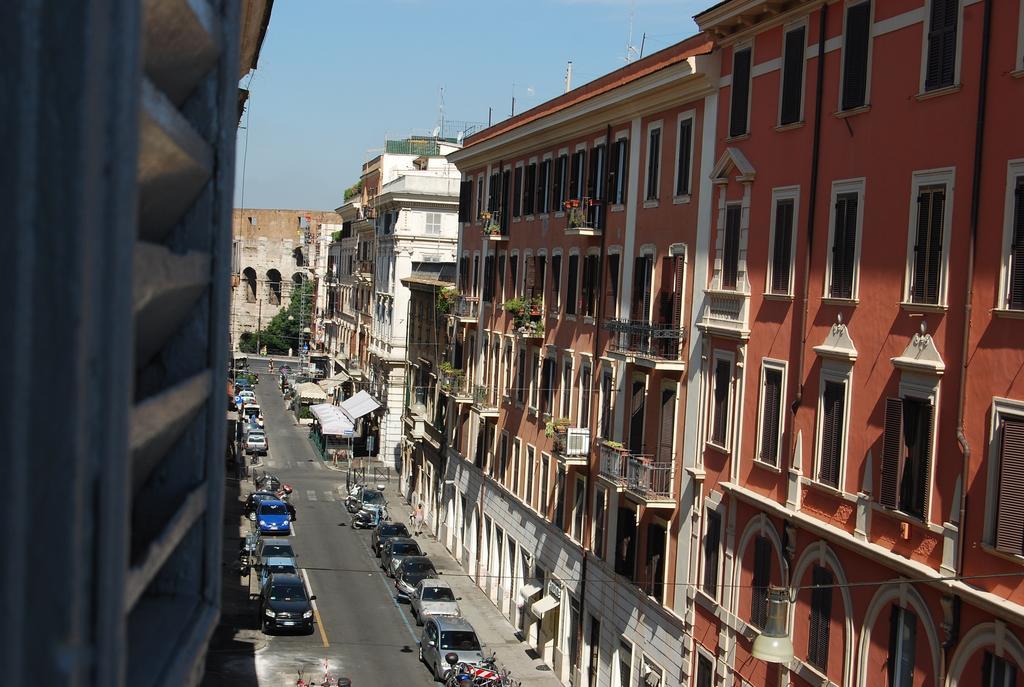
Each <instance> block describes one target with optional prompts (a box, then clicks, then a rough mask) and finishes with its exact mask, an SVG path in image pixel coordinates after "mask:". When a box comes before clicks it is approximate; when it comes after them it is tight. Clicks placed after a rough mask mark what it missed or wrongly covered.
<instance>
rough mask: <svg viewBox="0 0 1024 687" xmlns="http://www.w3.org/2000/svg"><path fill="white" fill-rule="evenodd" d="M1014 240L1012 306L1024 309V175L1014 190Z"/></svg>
mask: <svg viewBox="0 0 1024 687" xmlns="http://www.w3.org/2000/svg"><path fill="white" fill-rule="evenodd" d="M1013 205H1014V209H1013V240H1012V242H1011V243H1010V272H1009V282H1010V283H1009V289H1008V291H1009V293H1008V296H1009V298H1008V299H1007V300H1008V301H1009V306H1010V308H1012V309H1014V310H1024V177H1018V178H1017V188H1016V190H1015V191H1014V204H1013Z"/></svg>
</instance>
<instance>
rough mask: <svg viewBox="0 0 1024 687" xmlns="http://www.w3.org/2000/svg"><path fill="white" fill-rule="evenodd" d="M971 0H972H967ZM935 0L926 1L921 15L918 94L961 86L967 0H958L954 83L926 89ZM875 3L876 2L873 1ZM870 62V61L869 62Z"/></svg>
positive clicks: (928, 93) (922, 94)
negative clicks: (929, 42)
mask: <svg viewBox="0 0 1024 687" xmlns="http://www.w3.org/2000/svg"><path fill="white" fill-rule="evenodd" d="M967 1H970V0H967ZM934 2H935V0H927V1H926V2H925V3H924V14H923V15H922V16H921V72H920V75H919V81H918V87H917V93H918V96H929V95H931V94H933V93H945V92H946V91H948V90H956V89H958V88H960V65H961V62H962V59H961V58H962V56H963V46H964V2H965V0H957V3H956V12H957V15H956V58H955V59H954V60H953V83H952V84H951V85H949V86H942V87H941V88H933V89H932V90H930V91H926V90H925V84H924V82H925V79H926V75H927V73H928V33H929V32H930V31H931V28H932V4H933V3H934ZM872 4H874V3H872ZM874 14H875V11H874V8H872V10H871V15H872V21H873V20H874ZM869 64H870V62H869Z"/></svg>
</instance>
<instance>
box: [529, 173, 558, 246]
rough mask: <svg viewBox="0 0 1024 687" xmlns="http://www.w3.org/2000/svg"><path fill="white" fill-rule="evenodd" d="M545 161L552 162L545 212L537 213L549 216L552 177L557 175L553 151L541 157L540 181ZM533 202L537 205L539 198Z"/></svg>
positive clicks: (545, 199) (538, 175) (545, 189)
mask: <svg viewBox="0 0 1024 687" xmlns="http://www.w3.org/2000/svg"><path fill="white" fill-rule="evenodd" d="M545 162H550V163H551V164H549V165H548V178H547V183H546V184H545V185H544V192H545V193H544V212H538V213H537V216H538V217H547V216H548V215H549V214H551V181H552V179H554V176H555V161H554V157H553V156H552V155H551V153H544V155H542V156H541V158H540V162H538V163H537V179H538V181H539V180H540V178H541V173H542V172H541V170H543V169H544V163H545ZM533 204H534V206H536V205H537V199H536V198H535V199H534V203H533ZM538 254H539V253H538Z"/></svg>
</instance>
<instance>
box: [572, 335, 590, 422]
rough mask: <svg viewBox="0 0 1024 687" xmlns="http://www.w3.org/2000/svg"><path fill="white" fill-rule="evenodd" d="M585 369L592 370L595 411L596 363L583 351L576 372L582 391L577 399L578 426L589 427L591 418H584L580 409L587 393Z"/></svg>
mask: <svg viewBox="0 0 1024 687" xmlns="http://www.w3.org/2000/svg"><path fill="white" fill-rule="evenodd" d="M583 370H588V371H589V372H590V412H591V413H593V411H594V363H593V358H592V357H591V356H590V355H589V354H587V353H583V354H581V355H580V365H579V369H578V370H577V372H576V379H577V383H578V384H579V385H580V393H579V396H578V397H577V399H576V426H577V427H589V425H590V418H589V417H588V418H586V420H584V418H583V417H582V416H581V415H580V411H581V410H582V409H583V396H584V394H586V393H587V392H586V390H585V389H584V388H583Z"/></svg>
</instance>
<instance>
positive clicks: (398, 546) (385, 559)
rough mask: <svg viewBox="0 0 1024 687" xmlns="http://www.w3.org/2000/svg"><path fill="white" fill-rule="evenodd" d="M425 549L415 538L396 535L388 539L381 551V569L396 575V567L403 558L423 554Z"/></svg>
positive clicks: (391, 575) (388, 573)
mask: <svg viewBox="0 0 1024 687" xmlns="http://www.w3.org/2000/svg"><path fill="white" fill-rule="evenodd" d="M422 555H423V551H422V550H421V549H420V545H419V544H417V543H416V540H415V539H410V538H409V537H395V538H393V539H388V540H387V542H385V544H384V548H383V549H381V552H380V569H381V570H383V571H384V572H385V573H387V575H388V576H389V577H394V576H395V569H396V568H397V567H398V564H399V563H401V562H402V559H403V558H405V557H407V556H422Z"/></svg>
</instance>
